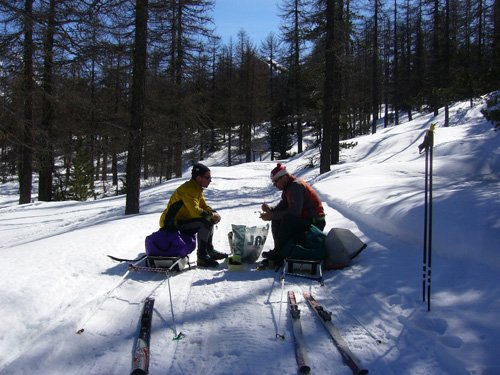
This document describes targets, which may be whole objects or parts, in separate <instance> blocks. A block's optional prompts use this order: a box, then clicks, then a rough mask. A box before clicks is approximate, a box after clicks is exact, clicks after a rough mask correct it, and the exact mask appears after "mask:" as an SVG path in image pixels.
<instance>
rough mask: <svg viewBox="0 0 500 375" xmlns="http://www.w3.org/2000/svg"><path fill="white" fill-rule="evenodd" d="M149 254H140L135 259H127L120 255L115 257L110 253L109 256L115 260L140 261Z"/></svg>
mask: <svg viewBox="0 0 500 375" xmlns="http://www.w3.org/2000/svg"><path fill="white" fill-rule="evenodd" d="M146 257H147V255H146V254H142V255H139V256H138V257H137V258H135V259H126V258H118V257H115V256H113V255H108V258H109V259H111V260H114V261H115V262H129V263H135V262H138V261H140V260H143V259H144V258H146Z"/></svg>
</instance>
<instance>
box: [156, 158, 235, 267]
mask: <svg viewBox="0 0 500 375" xmlns="http://www.w3.org/2000/svg"><path fill="white" fill-rule="evenodd" d="M211 181H212V176H211V173H210V169H209V168H208V167H207V166H205V165H203V164H201V163H196V164H194V165H193V169H192V171H191V179H190V180H188V181H186V182H184V183H183V184H182V185H181V186H179V187H178V188H177V189H176V190H175V192H174V194H172V196H171V197H170V200H169V201H168V205H167V208H166V209H165V210H164V211H163V213H162V215H161V217H160V228H163V229H166V230H168V229H170V228H172V229H177V230H179V231H181V232H183V233H191V234H194V233H197V234H198V249H197V255H198V261H197V264H198V266H201V267H217V266H218V265H219V263H218V262H217V260H220V259H224V258H227V254H224V253H221V252H218V251H216V250H215V249H214V246H213V244H212V237H213V233H214V225H215V224H217V223H218V222H219V221H220V220H221V217H220V215H219V214H218V213H217V211H215V210H214V209H212V208H211V207H210V206H209V205H208V204H207V203H206V201H205V197H204V195H203V189H205V188H206V187H208V185H210V182H211Z"/></svg>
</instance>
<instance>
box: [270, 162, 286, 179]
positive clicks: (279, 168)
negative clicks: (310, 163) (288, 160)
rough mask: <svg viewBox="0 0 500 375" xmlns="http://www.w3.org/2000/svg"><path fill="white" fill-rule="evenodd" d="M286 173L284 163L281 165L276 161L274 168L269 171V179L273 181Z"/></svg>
mask: <svg viewBox="0 0 500 375" xmlns="http://www.w3.org/2000/svg"><path fill="white" fill-rule="evenodd" d="M286 174H288V171H287V170H286V167H285V166H284V165H282V164H281V163H278V164H277V165H276V168H274V169H273V170H272V171H271V180H272V181H273V182H274V181H277V180H278V179H279V178H280V177H282V176H284V175H286Z"/></svg>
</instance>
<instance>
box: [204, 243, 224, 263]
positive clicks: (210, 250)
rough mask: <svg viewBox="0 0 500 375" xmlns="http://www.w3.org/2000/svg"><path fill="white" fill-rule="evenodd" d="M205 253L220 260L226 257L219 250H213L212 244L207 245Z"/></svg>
mask: <svg viewBox="0 0 500 375" xmlns="http://www.w3.org/2000/svg"><path fill="white" fill-rule="evenodd" d="M207 253H208V255H209V256H210V258H212V259H215V260H221V259H226V258H227V254H226V253H221V252H220V251H217V250H215V249H214V246H213V245H208V250H207Z"/></svg>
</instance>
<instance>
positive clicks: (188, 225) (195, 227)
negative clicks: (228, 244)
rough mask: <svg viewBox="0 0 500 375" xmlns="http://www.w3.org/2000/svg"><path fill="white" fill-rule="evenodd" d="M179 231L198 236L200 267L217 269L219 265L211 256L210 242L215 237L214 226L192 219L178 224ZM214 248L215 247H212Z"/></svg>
mask: <svg viewBox="0 0 500 375" xmlns="http://www.w3.org/2000/svg"><path fill="white" fill-rule="evenodd" d="M177 229H179V230H180V231H181V232H191V233H192V232H193V231H196V232H197V234H198V236H197V237H198V248H197V251H196V253H197V256H198V262H197V263H198V265H199V266H202V267H217V266H218V264H219V263H217V262H216V259H215V258H212V257H211V256H210V252H209V245H208V241H209V239H211V238H212V235H213V229H214V226H213V224H211V223H209V222H207V221H206V220H204V219H192V220H188V221H184V222H181V223H178V224H177ZM212 248H213V247H212Z"/></svg>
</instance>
